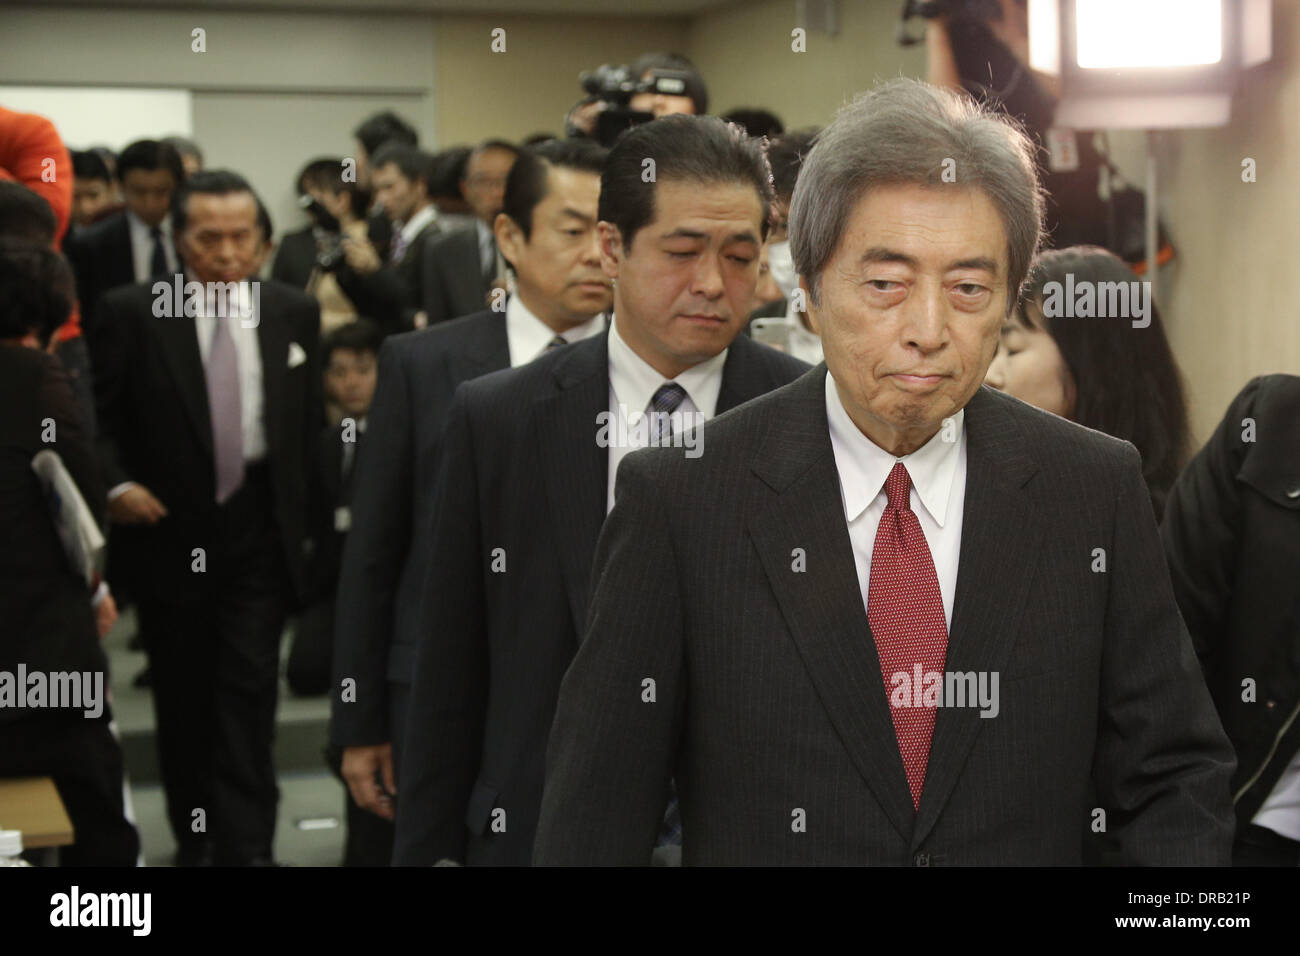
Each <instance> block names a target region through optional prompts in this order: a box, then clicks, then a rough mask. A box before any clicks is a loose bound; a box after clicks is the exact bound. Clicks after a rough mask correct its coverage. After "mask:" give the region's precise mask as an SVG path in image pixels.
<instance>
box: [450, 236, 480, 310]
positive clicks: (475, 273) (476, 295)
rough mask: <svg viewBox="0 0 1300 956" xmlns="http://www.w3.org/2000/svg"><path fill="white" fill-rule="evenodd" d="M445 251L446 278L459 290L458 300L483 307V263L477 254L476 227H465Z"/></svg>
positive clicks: (476, 306)
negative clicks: (462, 232) (459, 236)
mask: <svg viewBox="0 0 1300 956" xmlns="http://www.w3.org/2000/svg"><path fill="white" fill-rule="evenodd" d="M446 251H447V252H453V253H454V255H448V256H446V260H445V261H446V263H447V278H448V279H449V280H450V281H451V282H452V283H455V287H456V288H457V289H459V290H460V292H459V296H460V300H461V301H463V302H473V303H475V308H478V309H481V308H482V307H483V297H484V295H485V293H486V289H485V288H484V286H483V263H482V261H481V260H480V259H479V254H478V227H474V228H472V229H466V230H465V232H464V236H463V238H462V239H460V240H459V241H458V242H456V244H455V245H452V246H450V247H449V248H448V249H447V250H446Z"/></svg>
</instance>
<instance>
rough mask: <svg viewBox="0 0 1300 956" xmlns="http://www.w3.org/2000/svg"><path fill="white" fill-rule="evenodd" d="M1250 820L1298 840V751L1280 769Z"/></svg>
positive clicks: (1299, 819)
mask: <svg viewBox="0 0 1300 956" xmlns="http://www.w3.org/2000/svg"><path fill="white" fill-rule="evenodd" d="M1250 822H1251V823H1253V824H1255V825H1256V826H1260V827H1267V828H1268V829H1270V830H1272V831H1273V832H1274V833H1280V834H1281V835H1282V836H1284V837H1286V838H1287V839H1288V840H1300V751H1298V752H1297V753H1296V755H1295V756H1294V757H1292V758H1291V763H1290V765H1289V766H1288V767H1287V768H1286V769H1285V770H1283V771H1282V776H1280V777H1278V779H1277V783H1276V784H1274V786H1273V789H1272V790H1271V791H1270V792H1269V795H1268V799H1267V800H1265V801H1264V803H1263V804H1262V805H1261V806H1260V808H1259V812H1258V813H1256V814H1255V817H1254V819H1252V820H1251V821H1250Z"/></svg>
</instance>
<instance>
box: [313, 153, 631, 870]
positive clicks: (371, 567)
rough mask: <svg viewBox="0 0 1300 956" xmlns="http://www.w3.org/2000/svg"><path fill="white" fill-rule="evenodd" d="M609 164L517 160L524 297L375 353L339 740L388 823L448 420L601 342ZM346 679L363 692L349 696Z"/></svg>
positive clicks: (343, 639)
mask: <svg viewBox="0 0 1300 956" xmlns="http://www.w3.org/2000/svg"><path fill="white" fill-rule="evenodd" d="M604 162H605V150H604V149H602V148H601V147H599V146H597V145H596V144H595V143H593V142H591V141H589V140H580V139H574V140H563V141H561V140H556V141H553V142H550V143H545V144H542V145H540V146H537V147H534V148H531V149H528V150H525V151H524V152H523V153H521V154H520V158H519V161H518V162H517V163H515V165H514V167H513V168H512V169H511V171H510V176H509V178H508V180H507V182H506V192H505V199H504V211H503V212H502V214H500V215H499V216H498V217H497V222H496V226H497V232H498V234H499V237H500V243H501V248H502V250H503V251H504V255H505V256H506V258H507V259H508V260H509V262H510V264H511V267H512V269H513V271H514V275H515V283H516V286H517V289H516V293H515V294H514V295H513V296H511V297H510V299H509V301H508V302H507V303H506V307H505V310H504V315H503V314H502V313H501V312H494V311H491V310H488V311H480V312H476V313H474V314H472V315H468V316H464V317H462V318H460V319H456V320H453V321H451V322H447V323H444V324H442V325H438V326H435V327H434V328H432V329H425V330H423V331H420V332H412V333H410V334H407V335H399V336H394V337H392V338H390V339H389V340H388V341H387V342H385V344H384V346H383V348H382V350H381V357H380V369H381V371H380V376H379V380H380V384H379V392H378V395H377V397H376V399H375V405H374V409H373V410H372V414H371V425H370V427H369V428H368V429H367V448H368V449H376V450H375V451H373V453H372V452H371V451H367V452H366V453H365V454H363V455H359V456H358V461H359V465H358V469H357V478H356V494H355V500H354V507H353V515H354V516H355V519H356V520H355V521H354V522H353V526H354V530H353V531H352V532H351V535H350V543H349V544H348V547H347V548H346V549H345V555H344V562H343V572H342V577H341V583H340V587H339V599H338V602H337V620H338V626H337V636H336V640H335V656H336V662H335V672H336V675H335V676H336V682H335V687H336V688H338V690H339V693H336V696H335V698H334V713H333V720H332V722H331V733H332V738H333V742H334V743H335V745H336V746H341V747H343V748H345V749H344V751H343V774H344V776H345V778H346V779H347V780H348V784H349V789H350V791H351V793H352V794H353V797H354V798H355V799H356V801H357V803H358V804H359V805H360V806H363V807H365V808H366V809H368V810H370V811H371V812H372V813H376V814H378V815H380V816H382V817H385V818H386V819H389V820H391V819H393V807H392V802H391V795H392V791H393V785H394V780H395V777H396V763H397V762H399V761H400V758H401V755H402V744H403V742H404V741H405V739H406V735H405V733H404V731H405V714H406V698H407V695H408V693H409V687H410V682H411V668H412V662H413V659H414V656H415V655H414V649H415V646H416V644H417V643H418V641H419V639H420V635H421V629H422V624H421V623H420V616H419V612H420V610H421V606H422V598H423V591H424V585H425V578H426V572H427V568H428V562H429V552H430V548H431V541H430V538H429V534H428V529H429V527H430V524H431V522H432V511H433V503H434V500H435V497H434V491H435V488H434V485H435V481H436V479H437V472H438V452H439V449H440V447H441V438H442V428H443V425H444V424H445V422H446V413H447V408H448V407H449V406H450V404H451V398H452V395H453V393H454V392H455V390H456V386H457V385H459V384H460V383H461V382H463V381H466V380H468V379H471V378H475V377H477V376H479V375H482V374H485V373H487V372H491V371H496V370H497V369H502V368H510V367H511V366H519V365H524V364H525V363H527V362H531V361H532V360H533V359H535V358H536V357H537V356H538V355H540V354H543V353H544V352H546V351H548V350H549V349H553V348H557V347H559V346H562V345H565V344H567V343H569V342H577V341H579V340H581V339H583V338H587V337H589V336H591V335H599V334H601V333H603V332H604V329H605V323H604V319H603V316H602V314H601V313H603V312H604V311H605V310H606V309H607V308H608V307H609V303H610V299H611V295H610V282H609V279H608V278H607V277H606V276H605V274H604V273H603V272H601V270H600V252H599V249H598V247H597V245H596V239H595V237H596V210H597V201H598V198H599V196H600V174H601V171H602V169H603V168H604ZM345 680H349V681H351V682H353V686H354V687H355V694H349V695H347V696H345V695H344V694H343V693H341V691H342V688H343V681H345ZM391 856H392V854H391V852H390V853H389V857H390V858H391ZM385 862H387V861H385Z"/></svg>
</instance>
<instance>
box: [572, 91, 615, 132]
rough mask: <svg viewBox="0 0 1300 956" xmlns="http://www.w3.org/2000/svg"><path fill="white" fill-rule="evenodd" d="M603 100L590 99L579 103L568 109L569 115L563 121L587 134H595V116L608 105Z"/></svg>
mask: <svg viewBox="0 0 1300 956" xmlns="http://www.w3.org/2000/svg"><path fill="white" fill-rule="evenodd" d="M608 105H609V104H607V103H606V102H605V101H604V100H591V101H590V102H586V103H579V104H578V105H577V106H575V107H574V108H573V109H571V110H569V115H568V116H567V117H565V123H566V124H567V125H568V126H571V127H573V128H574V129H577V130H581V131H582V133H584V134H585V135H587V136H595V135H596V117H597V116H599V115H600V113H601V111H602V110H604V109H605V107H606V106H608Z"/></svg>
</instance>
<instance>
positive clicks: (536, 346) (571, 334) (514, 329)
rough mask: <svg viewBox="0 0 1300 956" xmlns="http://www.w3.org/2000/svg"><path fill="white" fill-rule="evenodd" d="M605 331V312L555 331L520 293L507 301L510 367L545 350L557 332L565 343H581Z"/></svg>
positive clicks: (528, 359) (525, 362) (527, 360)
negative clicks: (534, 311) (529, 306)
mask: <svg viewBox="0 0 1300 956" xmlns="http://www.w3.org/2000/svg"><path fill="white" fill-rule="evenodd" d="M604 330H605V322H604V313H603V312H602V313H598V314H596V315H594V316H592V317H591V318H590V319H589V320H588V321H586V322H584V323H582V325H575V326H574V327H573V328H571V329H568V330H566V331H564V332H560V333H556V332H555V331H554V330H553V329H552V328H551V327H550V326H549V325H547V324H546V323H545V322H543V321H542V320H541V319H539V318H538V317H537V316H536V315H534V314H533V312H532V310H531V309H529V308H528V306H526V305H524V300H523V299H522V298H520V296H519V295H518V294H516V295H512V296H510V298H509V299H507V300H506V343H507V347H508V348H509V349H510V367H511V368H517V367H519V366H520V365H525V364H527V363H528V362H531V361H532V360H533V359H535V358H537V357H538V356H539V355H541V354H542V353H543V352H545V351H546V348H547V346H548V345H550V344H551V340H552V339H553V338H555V336H556V335H557V334H559V336H560V337H561V338H563V339H564V340H565V341H566V342H569V343H573V342H580V341H582V340H583V339H585V338H589V337H590V336H593V335H599V334H600V333H601V332H603V331H604Z"/></svg>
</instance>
